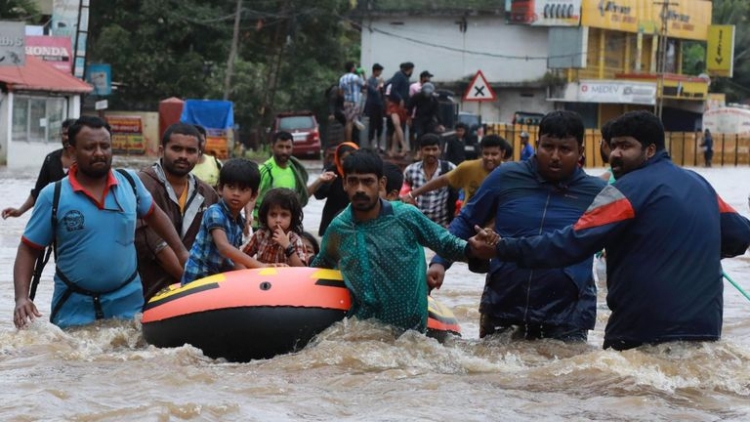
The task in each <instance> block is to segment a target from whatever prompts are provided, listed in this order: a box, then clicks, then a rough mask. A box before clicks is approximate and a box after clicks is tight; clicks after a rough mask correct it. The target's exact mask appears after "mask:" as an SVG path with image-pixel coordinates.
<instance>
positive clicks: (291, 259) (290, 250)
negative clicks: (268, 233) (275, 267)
mask: <svg viewBox="0 0 750 422" xmlns="http://www.w3.org/2000/svg"><path fill="white" fill-rule="evenodd" d="M298 240H299V238H298ZM273 241H274V242H276V243H278V244H279V246H281V247H282V248H284V255H286V257H287V262H288V263H289V266H291V267H306V266H307V264H306V263H305V261H304V260H303V259H302V258H300V256H299V254H298V253H297V245H294V244H292V242H291V241H290V240H289V234H287V233H284V229H282V228H281V227H276V228H275V229H274V231H273ZM298 243H299V244H300V246H301V247H302V250H304V248H305V247H304V245H302V241H301V240H299V242H298Z"/></svg>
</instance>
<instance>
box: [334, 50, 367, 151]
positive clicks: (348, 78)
mask: <svg viewBox="0 0 750 422" xmlns="http://www.w3.org/2000/svg"><path fill="white" fill-rule="evenodd" d="M344 68H345V70H346V73H345V74H344V75H343V76H341V78H339V89H340V90H341V92H342V93H343V94H344V117H345V118H346V125H345V126H344V134H345V135H344V140H345V141H348V142H352V141H354V140H353V139H352V131H353V130H352V128H353V126H354V125H357V129H360V130H361V129H363V128H364V126H362V123H361V122H360V121H359V115H360V107H359V102H360V99H361V98H362V89H364V87H365V81H364V80H362V78H360V77H359V75H357V73H356V70H357V67H356V65H355V64H354V62H346V64H345V65H344ZM357 141H358V140H357ZM355 142H356V141H355Z"/></svg>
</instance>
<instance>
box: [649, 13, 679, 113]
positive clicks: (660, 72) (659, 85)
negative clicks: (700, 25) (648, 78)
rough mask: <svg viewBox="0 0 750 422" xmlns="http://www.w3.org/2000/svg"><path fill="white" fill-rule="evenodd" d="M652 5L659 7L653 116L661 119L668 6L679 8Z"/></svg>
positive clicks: (665, 65)
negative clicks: (659, 20)
mask: <svg viewBox="0 0 750 422" xmlns="http://www.w3.org/2000/svg"><path fill="white" fill-rule="evenodd" d="M654 4H657V5H661V31H660V34H659V57H658V60H657V63H656V73H657V76H656V98H655V101H654V114H655V115H656V116H657V117H659V119H661V115H662V110H663V108H664V73H665V72H666V71H667V45H668V43H667V38H668V32H669V6H679V3H675V2H670V1H668V0H667V1H655V2H654Z"/></svg>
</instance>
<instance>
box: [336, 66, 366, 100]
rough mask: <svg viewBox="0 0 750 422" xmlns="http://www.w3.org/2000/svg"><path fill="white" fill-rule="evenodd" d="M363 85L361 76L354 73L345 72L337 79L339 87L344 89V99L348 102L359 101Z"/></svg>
mask: <svg viewBox="0 0 750 422" xmlns="http://www.w3.org/2000/svg"><path fill="white" fill-rule="evenodd" d="M364 86H365V83H364V81H363V80H362V78H360V77H359V76H358V75H356V74H354V73H347V74H345V75H344V76H342V77H341V78H340V79H339V88H341V90H342V91H344V101H346V102H349V103H355V104H357V103H359V99H360V98H361V97H362V87H364Z"/></svg>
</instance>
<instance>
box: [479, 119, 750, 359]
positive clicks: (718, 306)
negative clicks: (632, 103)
mask: <svg viewBox="0 0 750 422" xmlns="http://www.w3.org/2000/svg"><path fill="white" fill-rule="evenodd" d="M610 136H611V147H612V152H611V154H610V163H611V165H612V172H613V174H614V176H615V178H616V179H617V181H616V182H615V183H614V184H613V185H608V186H607V187H605V188H604V190H602V191H601V192H600V193H599V195H598V196H597V197H596V199H595V200H594V202H593V203H592V204H591V206H590V207H589V209H588V210H587V211H586V213H585V214H584V215H583V216H582V217H581V218H580V219H579V220H578V221H577V222H576V223H575V224H573V225H570V226H568V227H565V228H562V229H559V230H557V231H555V232H551V233H546V234H543V235H540V236H533V237H525V238H522V237H505V238H504V239H502V240H500V241H499V242H498V243H497V246H496V250H495V251H494V252H493V253H490V254H487V255H483V257H484V258H494V259H495V260H501V261H504V262H516V263H518V265H519V266H521V267H525V268H554V267H560V266H563V265H570V264H572V263H575V262H580V261H581V260H582V259H586V258H588V257H590V256H591V255H593V254H594V253H595V252H597V251H599V250H602V249H604V248H606V250H607V287H608V292H607V305H608V306H609V308H610V309H611V310H612V314H611V315H610V317H609V321H608V322H607V327H606V329H605V334H604V348H605V349H607V348H610V347H611V348H613V349H615V350H626V349H630V348H634V347H638V346H640V345H643V344H658V343H664V342H671V341H715V340H718V339H719V338H720V337H721V328H722V312H723V296H722V294H723V284H722V268H721V259H722V258H728V257H733V256H737V255H742V254H744V253H745V251H746V250H747V248H748V246H750V221H748V219H746V218H745V217H742V216H740V215H739V214H738V213H737V212H736V211H735V210H734V209H732V207H730V206H729V205H727V204H726V203H725V202H724V201H723V200H722V199H721V198H720V197H719V196H718V195H717V194H716V191H715V190H714V189H713V187H711V185H710V184H709V183H708V182H707V181H706V180H705V179H703V178H702V177H701V176H699V175H698V174H696V173H694V172H692V171H688V170H684V169H682V168H680V167H678V166H676V165H674V164H673V163H672V161H671V160H670V158H669V155H668V153H667V151H665V145H664V126H663V125H662V122H661V121H660V120H659V118H658V117H656V116H654V115H653V114H651V113H649V112H646V111H633V112H629V113H626V114H624V115H622V116H620V117H619V118H617V119H616V120H615V121H614V122H613V123H612V126H611V127H610ZM471 242H474V240H470V243H471Z"/></svg>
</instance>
